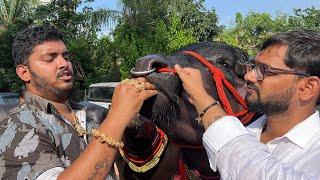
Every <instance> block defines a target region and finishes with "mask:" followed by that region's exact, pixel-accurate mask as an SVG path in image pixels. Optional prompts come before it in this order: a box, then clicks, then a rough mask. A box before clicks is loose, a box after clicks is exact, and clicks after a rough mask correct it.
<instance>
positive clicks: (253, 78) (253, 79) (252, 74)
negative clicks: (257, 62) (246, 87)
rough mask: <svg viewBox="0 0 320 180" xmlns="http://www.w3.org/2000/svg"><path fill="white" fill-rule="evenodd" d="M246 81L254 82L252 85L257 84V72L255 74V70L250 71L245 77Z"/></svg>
mask: <svg viewBox="0 0 320 180" xmlns="http://www.w3.org/2000/svg"><path fill="white" fill-rule="evenodd" d="M244 79H245V80H246V81H247V82H252V83H255V82H257V81H258V80H257V77H256V75H255V72H254V69H252V70H250V71H247V72H246V74H245V75H244Z"/></svg>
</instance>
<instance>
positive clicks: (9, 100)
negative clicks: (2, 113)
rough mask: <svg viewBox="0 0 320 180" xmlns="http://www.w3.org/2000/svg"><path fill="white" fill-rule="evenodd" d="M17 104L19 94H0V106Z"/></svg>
mask: <svg viewBox="0 0 320 180" xmlns="http://www.w3.org/2000/svg"><path fill="white" fill-rule="evenodd" d="M17 103H19V94H18V93H10V92H0V104H17Z"/></svg>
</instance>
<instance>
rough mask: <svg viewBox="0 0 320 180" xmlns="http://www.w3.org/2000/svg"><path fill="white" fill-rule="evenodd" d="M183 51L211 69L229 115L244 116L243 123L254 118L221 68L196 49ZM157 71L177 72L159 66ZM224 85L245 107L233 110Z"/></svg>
mask: <svg viewBox="0 0 320 180" xmlns="http://www.w3.org/2000/svg"><path fill="white" fill-rule="evenodd" d="M182 53H183V54H186V55H190V56H192V57H194V58H196V59H197V60H198V61H200V62H201V63H202V64H203V65H205V66H206V67H207V68H208V69H209V70H210V72H211V74H212V76H213V80H214V82H215V83H216V88H217V93H218V96H219V100H220V103H221V105H222V107H223V109H224V110H225V111H226V113H227V114H228V115H231V116H236V117H240V116H243V117H241V119H240V121H241V122H242V123H243V124H246V123H248V122H249V121H250V120H251V119H252V118H253V116H254V113H252V112H249V110H248V106H247V104H246V103H245V101H244V99H243V98H242V97H241V96H240V94H239V93H238V92H237V91H236V89H235V88H234V87H233V86H232V85H231V83H230V82H229V81H228V80H227V79H226V78H225V76H224V74H223V73H222V71H221V70H220V69H219V68H217V67H215V66H214V65H213V64H211V63H210V62H209V61H208V60H207V59H206V58H204V57H203V56H201V55H200V54H198V53H196V52H194V51H183V52H182ZM157 72H173V73H176V71H175V70H174V69H172V68H168V67H164V68H159V69H157ZM224 87H226V88H227V89H228V91H229V92H230V93H231V95H232V96H233V97H234V98H235V100H236V101H237V102H238V103H239V104H240V105H241V106H242V107H243V110H242V111H240V112H237V113H235V112H234V111H233V110H232V107H231V105H230V103H229V101H228V98H227V95H226V93H225V91H224Z"/></svg>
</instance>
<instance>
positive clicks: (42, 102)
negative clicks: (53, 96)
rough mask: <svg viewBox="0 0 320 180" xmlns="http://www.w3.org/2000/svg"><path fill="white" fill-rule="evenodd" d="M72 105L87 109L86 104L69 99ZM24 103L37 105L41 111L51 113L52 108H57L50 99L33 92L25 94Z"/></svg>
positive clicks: (72, 106) (79, 108)
mask: <svg viewBox="0 0 320 180" xmlns="http://www.w3.org/2000/svg"><path fill="white" fill-rule="evenodd" d="M68 102H69V104H70V106H71V108H72V109H74V110H85V109H86V108H85V106H82V105H81V104H79V103H76V102H73V101H71V100H68ZM24 103H26V104H29V105H32V106H35V107H36V108H38V109H39V110H40V111H44V112H45V113H47V114H51V112H52V108H54V109H55V107H54V105H53V104H52V103H51V101H49V100H48V99H45V98H42V97H40V96H37V95H35V94H33V93H31V92H26V93H25V95H24Z"/></svg>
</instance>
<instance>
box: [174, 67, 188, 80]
mask: <svg viewBox="0 0 320 180" xmlns="http://www.w3.org/2000/svg"><path fill="white" fill-rule="evenodd" d="M174 69H175V70H176V72H177V74H178V76H179V78H180V79H181V80H182V81H184V80H186V79H187V73H186V72H184V70H183V69H182V68H181V66H180V65H178V64H176V65H174Z"/></svg>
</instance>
